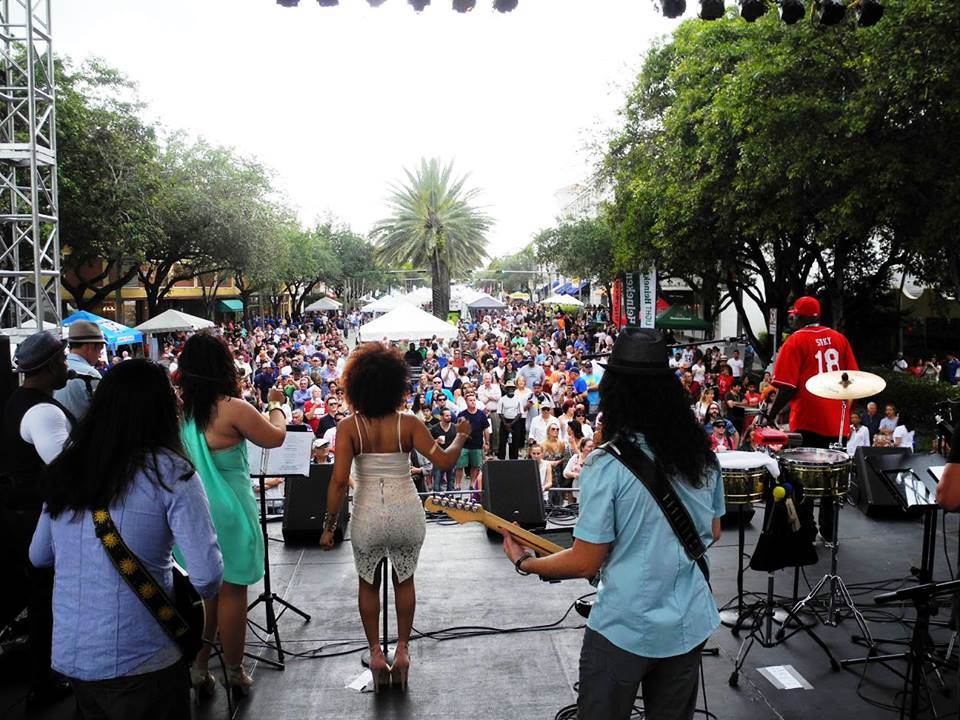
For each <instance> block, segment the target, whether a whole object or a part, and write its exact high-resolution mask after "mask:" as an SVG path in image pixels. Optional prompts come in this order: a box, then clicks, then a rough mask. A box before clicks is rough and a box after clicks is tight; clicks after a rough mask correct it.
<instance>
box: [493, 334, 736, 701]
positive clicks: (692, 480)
mask: <svg viewBox="0 0 960 720" xmlns="http://www.w3.org/2000/svg"><path fill="white" fill-rule="evenodd" d="M605 367H606V371H605V372H604V375H603V379H602V380H601V383H600V411H601V412H602V413H603V435H604V440H609V441H610V443H609V445H607V446H606V449H605V446H604V445H601V446H600V447H598V449H597V450H595V451H594V452H593V453H591V455H590V457H589V458H588V459H587V462H586V464H585V466H584V468H583V471H582V473H581V475H580V486H581V494H580V518H579V520H578V521H577V526H576V529H575V530H574V538H575V541H574V544H573V547H572V548H570V549H569V550H564V551H562V552H558V553H556V554H554V555H550V556H548V557H542V558H537V557H535V556H534V555H533V553H532V552H530V551H528V550H525V549H524V548H523V547H522V546H521V545H520V544H519V543H517V542H516V540H515V539H514V538H513V537H512V536H510V535H505V536H504V551H505V552H506V554H507V556H508V557H509V558H510V559H511V560H512V561H513V562H514V565H515V567H516V569H517V572H519V573H520V574H523V575H527V574H534V575H540V576H541V577H544V578H550V579H563V578H593V577H595V576H596V575H597V574H598V573H599V580H600V582H599V588H598V592H597V599H596V602H595V604H594V606H593V611H592V613H591V614H590V618H589V621H588V622H587V630H586V632H585V634H584V640H583V648H582V650H581V656H580V690H579V692H580V695H579V699H578V718H579V719H580V720H601V719H602V720H620V719H623V720H626V719H627V718H629V717H630V714H631V710H632V707H633V705H634V702H635V698H636V695H637V690H638V689H639V688H640V687H641V686H642V688H643V706H644V712H645V717H647V718H649V720H687V719H689V718H692V717H693V713H694V707H695V705H696V698H697V686H698V679H699V662H700V651H701V649H702V648H703V645H704V643H705V642H706V640H707V638H709V637H710V635H711V634H712V633H713V631H714V630H716V628H717V627H718V626H719V624H720V619H719V615H718V613H717V606H716V603H715V602H714V599H713V595H712V593H711V591H710V586H709V583H708V581H707V577H706V573H707V569H706V563H705V561H704V562H703V563H702V567H700V566H699V564H698V562H697V561H695V560H693V559H691V557H690V555H689V554H688V552H687V550H686V549H685V546H684V545H683V544H682V543H681V541H680V540H679V537H678V535H677V533H676V532H675V531H674V529H673V527H672V526H671V524H670V523H669V522H668V520H667V517H666V515H665V514H664V511H663V510H662V509H661V507H660V506H659V504H658V502H657V500H655V499H654V496H653V495H652V494H651V492H650V491H649V490H648V489H647V485H648V480H649V478H647V477H646V475H644V481H643V482H641V481H640V480H639V479H638V477H637V476H636V475H635V474H634V473H633V472H632V471H631V470H630V469H629V468H628V467H627V466H626V465H625V464H623V462H621V460H619V459H618V458H617V457H615V456H614V454H613V451H616V452H618V453H619V452H620V450H618V449H617V448H622V447H627V446H631V447H632V448H633V449H634V450H639V451H640V452H642V453H643V454H645V455H646V457H647V458H648V459H649V460H652V461H655V462H656V464H657V465H658V466H659V468H661V469H662V471H663V473H658V475H661V476H664V477H665V478H666V482H667V484H668V485H669V487H671V488H672V490H673V492H675V494H676V496H678V497H679V499H680V500H681V502H682V505H683V506H684V507H685V509H686V511H687V514H688V515H689V521H692V525H693V527H694V529H695V531H696V533H695V534H696V535H698V536H699V539H700V541H701V543H702V547H705V546H709V545H710V544H712V543H713V542H715V541H716V540H717V539H718V538H719V537H720V517H721V516H722V515H723V513H724V500H723V482H722V479H721V476H720V469H719V466H718V465H717V463H716V459H715V458H714V457H713V455H712V453H710V452H709V447H708V442H707V438H706V435H705V434H704V432H703V430H702V429H701V427H700V425H699V424H698V423H697V422H696V420H695V418H694V416H693V413H691V412H690V404H689V399H688V398H687V396H686V394H685V393H684V391H683V388H682V387H681V385H680V383H679V381H678V380H677V378H676V375H675V374H674V372H673V371H671V370H670V369H669V367H668V365H667V347H666V343H665V341H664V340H663V338H662V336H661V335H660V333H659V332H657V331H654V330H642V329H640V328H625V329H624V330H623V331H622V332H621V333H620V336H619V337H618V338H617V341H616V343H615V344H614V347H613V351H612V353H611V355H610V356H609V358H608V361H607V363H606V364H605ZM638 397H642V398H644V404H640V403H638V402H637V401H636V398H638ZM649 407H656V408H657V412H656V413H650V412H648V411H645V410H644V408H649ZM623 455H624V456H626V455H627V453H626V452H624V453H623ZM647 465H648V466H649V467H654V465H653V463H650V462H648V463H647ZM689 521H688V522H689ZM614 669H615V672H614Z"/></svg>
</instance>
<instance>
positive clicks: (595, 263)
mask: <svg viewBox="0 0 960 720" xmlns="http://www.w3.org/2000/svg"><path fill="white" fill-rule="evenodd" d="M535 245H536V254H537V260H539V262H540V264H542V265H546V266H548V267H552V268H554V269H556V270H557V271H558V272H560V273H563V274H564V275H570V276H573V277H578V278H585V279H590V280H596V281H598V282H599V283H600V284H601V285H603V287H604V288H605V289H606V291H607V298H610V297H611V286H612V284H613V279H614V277H615V265H614V257H613V247H614V245H613V230H612V228H611V227H610V225H609V223H608V222H607V220H606V218H604V217H596V218H592V217H587V218H579V219H565V220H562V221H561V222H560V223H559V224H558V225H557V226H556V227H552V228H549V229H547V230H542V231H541V232H540V233H538V234H537V237H536V241H535Z"/></svg>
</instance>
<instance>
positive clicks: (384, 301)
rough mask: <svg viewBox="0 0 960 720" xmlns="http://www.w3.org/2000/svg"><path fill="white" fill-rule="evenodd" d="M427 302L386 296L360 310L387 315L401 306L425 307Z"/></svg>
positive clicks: (406, 297)
mask: <svg viewBox="0 0 960 720" xmlns="http://www.w3.org/2000/svg"><path fill="white" fill-rule="evenodd" d="M426 302H427V301H426V300H423V299H421V298H416V297H410V296H409V295H384V296H383V297H382V298H380V299H379V300H374V301H373V302H372V303H370V304H369V305H364V306H363V307H362V308H360V312H362V313H385V312H390V311H391V310H393V309H394V308H396V307H399V306H400V305H404V304H406V305H423V304H425V303H426Z"/></svg>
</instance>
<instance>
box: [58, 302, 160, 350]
mask: <svg viewBox="0 0 960 720" xmlns="http://www.w3.org/2000/svg"><path fill="white" fill-rule="evenodd" d="M77 320H88V321H89V322H92V323H95V324H96V325H98V326H99V327H100V330H101V331H103V338H104V340H106V342H107V345H109V346H110V349H111V350H116V349H117V346H118V345H135V344H136V343H140V342H143V333H142V332H140V331H139V330H134V329H133V328H129V327H127V326H126V325H121V324H120V323H118V322H114V321H113V320H107V319H106V318H102V317H100V316H99V315H94V314H93V313H89V312H87V311H86V310H79V311H77V312H75V313H74V314H73V315H71V316H70V317H68V318H65V319H64V321H63V326H64V327H68V326H70V325H72V324H73V323H75V322H77Z"/></svg>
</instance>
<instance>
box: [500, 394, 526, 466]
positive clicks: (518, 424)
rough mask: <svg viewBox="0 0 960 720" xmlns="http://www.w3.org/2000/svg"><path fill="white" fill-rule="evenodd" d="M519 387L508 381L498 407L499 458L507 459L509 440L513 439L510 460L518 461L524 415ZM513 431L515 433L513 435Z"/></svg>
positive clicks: (523, 433)
mask: <svg viewBox="0 0 960 720" xmlns="http://www.w3.org/2000/svg"><path fill="white" fill-rule="evenodd" d="M516 391H517V386H516V384H515V383H514V382H513V380H508V381H507V382H506V384H505V385H504V386H503V396H502V397H501V398H500V402H499V404H498V405H497V415H499V416H500V442H499V443H497V457H498V458H500V459H501V460H506V458H507V438H508V436H510V437H511V440H512V442H511V443H510V459H511V460H516V459H517V458H518V457H519V456H520V445H522V444H523V436H524V435H525V434H526V433H525V432H524V418H525V416H524V413H523V407H522V404H523V403H522V402H521V400H520V397H519V396H518V395H517V394H516ZM511 430H513V431H514V432H512V433H511Z"/></svg>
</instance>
